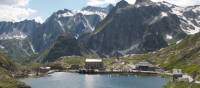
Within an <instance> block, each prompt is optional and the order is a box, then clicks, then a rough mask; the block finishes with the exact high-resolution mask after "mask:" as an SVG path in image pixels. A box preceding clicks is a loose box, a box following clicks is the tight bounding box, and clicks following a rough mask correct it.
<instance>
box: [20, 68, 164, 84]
mask: <svg viewBox="0 0 200 88" xmlns="http://www.w3.org/2000/svg"><path fill="white" fill-rule="evenodd" d="M21 81H23V82H25V83H27V84H28V85H30V86H31V87H32V88H162V86H163V85H164V84H165V83H167V81H168V80H167V79H165V78H161V77H158V76H135V75H129V76H127V75H110V74H108V75H83V74H76V73H66V72H58V73H54V74H51V75H50V76H47V77H41V78H27V79H22V80H21Z"/></svg>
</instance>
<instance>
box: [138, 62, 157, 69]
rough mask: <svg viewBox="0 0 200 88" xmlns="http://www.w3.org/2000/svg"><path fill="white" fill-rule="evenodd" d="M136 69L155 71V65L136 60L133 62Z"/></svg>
mask: <svg viewBox="0 0 200 88" xmlns="http://www.w3.org/2000/svg"><path fill="white" fill-rule="evenodd" d="M135 68H136V70H140V71H155V69H156V66H154V65H153V64H151V63H150V62H147V61H142V62H138V63H137V64H135Z"/></svg>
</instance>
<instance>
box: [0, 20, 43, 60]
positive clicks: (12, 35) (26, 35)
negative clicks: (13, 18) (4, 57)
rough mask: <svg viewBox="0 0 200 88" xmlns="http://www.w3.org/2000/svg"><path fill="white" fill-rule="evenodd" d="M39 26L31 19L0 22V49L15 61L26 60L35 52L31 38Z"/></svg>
mask: <svg viewBox="0 0 200 88" xmlns="http://www.w3.org/2000/svg"><path fill="white" fill-rule="evenodd" d="M39 26H41V24H39V23H37V22H35V21H33V20H25V21H21V22H0V50H1V51H3V52H5V53H7V54H8V55H9V57H10V58H12V59H14V60H16V61H19V62H22V61H24V60H27V59H28V58H29V57H30V56H32V55H33V54H36V53H37V52H36V50H35V48H34V45H33V40H32V39H33V37H36V36H35V35H34V32H35V31H36V29H37V28H38V27H39Z"/></svg>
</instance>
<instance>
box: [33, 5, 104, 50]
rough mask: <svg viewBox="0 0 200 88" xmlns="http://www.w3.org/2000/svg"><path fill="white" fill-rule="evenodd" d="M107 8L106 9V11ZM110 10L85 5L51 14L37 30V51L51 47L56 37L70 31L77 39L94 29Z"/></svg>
mask: <svg viewBox="0 0 200 88" xmlns="http://www.w3.org/2000/svg"><path fill="white" fill-rule="evenodd" d="M105 10H106V11H105ZM107 14H108V12H107V9H105V8H99V7H91V6H88V7H85V8H83V9H82V10H81V11H74V10H67V9H64V10H59V11H57V12H55V13H53V15H51V16H50V17H49V18H48V19H47V20H46V21H45V22H44V23H43V24H42V26H40V28H39V29H38V31H39V32H35V33H36V36H38V37H37V38H35V39H33V40H34V41H37V42H35V44H34V45H36V50H37V51H42V50H44V49H46V48H49V47H50V46H51V44H53V43H54V42H55V41H56V39H57V38H58V37H59V36H60V35H62V34H65V33H70V34H72V36H74V37H75V38H76V39H78V38H79V36H81V35H83V34H87V33H91V32H92V31H94V29H95V27H96V25H97V24H99V22H100V21H102V20H103V19H104V18H105V17H106V16H107Z"/></svg>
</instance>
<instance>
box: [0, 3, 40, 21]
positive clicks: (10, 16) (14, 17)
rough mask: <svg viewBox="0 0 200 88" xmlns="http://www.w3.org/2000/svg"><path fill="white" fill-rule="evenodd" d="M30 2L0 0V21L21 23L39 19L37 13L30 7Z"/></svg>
mask: <svg viewBox="0 0 200 88" xmlns="http://www.w3.org/2000/svg"><path fill="white" fill-rule="evenodd" d="M28 4H29V0H0V9H1V10H0V14H1V15H0V21H21V20H25V19H34V18H38V17H37V16H36V13H37V11H36V10H34V9H31V8H29V7H28Z"/></svg>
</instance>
